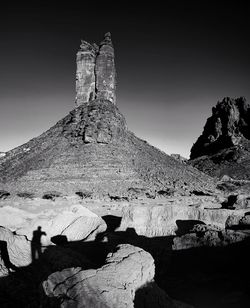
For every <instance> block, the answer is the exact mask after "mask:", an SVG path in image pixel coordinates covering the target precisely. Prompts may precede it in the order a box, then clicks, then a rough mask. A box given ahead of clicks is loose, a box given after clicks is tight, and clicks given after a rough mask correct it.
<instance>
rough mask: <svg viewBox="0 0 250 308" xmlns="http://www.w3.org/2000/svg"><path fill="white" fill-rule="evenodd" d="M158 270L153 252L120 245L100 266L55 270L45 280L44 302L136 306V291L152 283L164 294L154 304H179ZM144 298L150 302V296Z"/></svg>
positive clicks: (83, 305) (153, 286)
mask: <svg viewBox="0 0 250 308" xmlns="http://www.w3.org/2000/svg"><path fill="white" fill-rule="evenodd" d="M154 274H155V266H154V260H153V258H152V256H151V255H150V254H149V253H147V252H145V251H144V250H143V249H141V248H138V247H134V246H131V245H129V244H123V245H119V246H118V247H117V250H116V251H115V252H114V253H110V254H109V255H108V257H107V259H106V264H105V265H104V266H102V267H101V268H99V269H97V270H92V269H91V270H83V269H82V268H79V267H78V268H68V269H64V270H63V271H61V272H56V273H53V274H51V275H50V276H49V277H48V279H47V280H46V281H44V282H43V284H42V285H43V290H44V293H45V296H44V304H46V305H47V304H48V303H49V302H50V301H51V299H52V300H53V298H54V299H55V298H56V299H59V300H60V299H61V305H60V307H93V308H95V307H96V308H97V307H108V308H115V307H121V308H123V307H124V308H125V307H126V308H132V307H134V298H135V294H136V291H137V290H138V289H140V288H142V287H146V286H147V284H152V285H151V286H150V288H149V290H150V289H151V290H150V292H151V294H154V295H155V297H156V298H157V297H158V298H161V301H158V302H157V301H154V303H155V304H156V305H155V306H154V307H156V308H159V307H162V308H163V307H173V308H174V307H177V306H175V304H174V302H173V301H172V300H171V299H170V298H169V297H168V296H167V295H166V294H165V292H164V291H162V290H161V289H159V288H158V287H157V286H156V285H155V284H154V283H153V278H154ZM162 293H164V295H163V294H162ZM157 294H158V296H157ZM150 298H151V297H150ZM144 301H145V303H146V302H147V298H146V297H144ZM151 301H152V299H151ZM145 303H144V304H143V303H142V302H141V305H140V307H149V305H145Z"/></svg>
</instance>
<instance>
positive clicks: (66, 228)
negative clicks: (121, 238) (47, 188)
mask: <svg viewBox="0 0 250 308" xmlns="http://www.w3.org/2000/svg"><path fill="white" fill-rule="evenodd" d="M33 203H34V204H35V201H34V202H33ZM33 203H31V204H33ZM0 225H2V226H5V227H7V228H9V229H11V230H12V231H15V232H16V233H17V234H21V235H25V236H26V237H27V238H28V240H29V241H31V240H32V238H33V235H34V233H33V232H34V231H36V230H37V228H38V227H39V226H40V227H41V231H43V232H45V233H46V235H43V236H42V237H41V243H42V244H43V245H49V244H51V241H50V239H51V237H53V236H56V235H64V236H66V237H67V240H68V241H76V240H85V241H90V240H94V239H95V237H96V235H97V234H98V233H101V232H104V231H105V230H106V228H107V226H106V223H105V222H104V220H103V219H102V218H100V217H99V216H97V215H96V214H94V213H93V212H91V211H90V210H88V209H87V208H85V207H83V206H82V205H80V204H75V205H72V206H64V205H62V206H60V204H57V206H56V205H55V206H54V207H53V202H47V203H44V207H43V208H42V209H41V208H39V207H36V208H35V209H34V208H32V207H31V206H30V208H29V211H26V210H21V209H17V208H14V207H11V206H6V207H2V208H0Z"/></svg>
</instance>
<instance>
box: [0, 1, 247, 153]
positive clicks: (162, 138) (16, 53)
mask: <svg viewBox="0 0 250 308" xmlns="http://www.w3.org/2000/svg"><path fill="white" fill-rule="evenodd" d="M51 2H52V1H50V3H49V2H46V1H43V2H40V1H33V3H32V4H30V5H29V4H28V3H29V2H27V1H26V2H25V3H24V2H23V3H21V2H20V1H19V4H15V3H14V2H10V4H9V5H8V4H5V6H4V5H2V4H1V8H0V151H7V150H10V149H11V148H14V147H16V146H18V145H21V144H22V143H24V142H26V141H28V140H29V139H31V138H33V137H35V136H37V135H39V134H41V133H42V132H43V131H45V130H47V129H48V128H49V127H50V126H52V125H53V124H55V122H57V121H58V120H59V119H60V118H62V117H64V116H65V115H66V114H67V113H68V112H69V111H70V110H71V109H73V108H74V99H75V68H76V65H75V56H76V52H77V50H78V46H79V44H80V39H81V38H83V39H85V40H87V41H90V42H97V43H99V42H100V41H101V40H102V37H103V34H104V33H105V32H107V31H110V32H111V33H112V39H113V43H114V46H115V53H116V68H117V72H118V90H117V96H118V98H117V104H118V107H119V109H120V110H121V112H122V113H123V114H124V115H125V117H126V119H127V123H128V126H129V129H130V130H132V131H133V132H134V133H135V134H137V135H138V136H139V137H142V138H143V139H146V140H147V141H149V142H150V143H151V144H152V145H155V146H157V147H158V148H160V149H162V150H163V151H165V152H166V153H180V154H182V155H184V156H186V157H188V156H189V151H190V148H191V146H192V144H193V143H194V142H195V140H196V139H197V137H198V136H199V135H200V133H201V131H202V129H203V126H204V124H205V120H206V118H207V117H208V116H209V115H210V114H211V108H212V106H213V105H215V104H216V102H217V101H218V100H221V99H222V98H223V97H225V96H232V97H238V96H245V97H246V98H247V100H249V99H250V87H249V81H250V61H249V54H250V40H249V38H250V17H249V14H250V10H249V7H248V4H247V3H245V2H247V1H238V2H236V1H235V2H234V4H231V3H230V2H229V1H227V2H226V1H225V2H224V1H217V2H219V3H216V2H212V1H166V2H165V5H164V6H163V4H159V3H160V2H159V3H158V4H157V2H154V3H151V5H149V4H148V5H147V4H146V2H145V4H144V5H143V6H139V5H138V6H137V5H136V2H135V1H133V2H131V3H130V2H128V1H126V2H119V1H116V3H117V4H113V5H111V3H109V4H108V3H107V2H105V4H106V5H102V6H100V4H99V3H98V1H95V2H94V1H93V2H92V3H93V4H90V3H88V2H86V1H84V2H83V1H82V4H76V3H75V2H73V1H71V2H72V3H70V4H62V3H60V2H55V1H54V2H52V4H51Z"/></svg>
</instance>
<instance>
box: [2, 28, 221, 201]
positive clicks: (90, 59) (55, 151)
mask: <svg viewBox="0 0 250 308" xmlns="http://www.w3.org/2000/svg"><path fill="white" fill-rule="evenodd" d="M115 78H116V74H115V66H114V50H113V46H112V42H111V38H110V34H106V35H105V39H104V41H103V42H102V43H101V45H100V47H99V49H98V48H97V47H96V46H95V45H91V44H89V43H87V42H82V45H81V50H80V51H79V52H78V54H77V80H76V90H77V101H76V103H77V105H78V107H77V108H75V109H74V110H72V111H71V112H70V113H69V114H68V115H67V116H66V117H64V118H63V119H62V120H60V121H59V122H58V123H56V124H55V125H54V126H53V127H51V128H50V129H49V130H48V131H46V132H45V133H43V134H41V135H40V136H39V137H37V138H34V139H32V140H30V141H29V142H27V143H26V144H24V145H21V146H19V147H17V148H15V149H13V150H11V151H9V152H7V153H6V155H5V157H3V158H1V161H0V190H5V191H7V192H11V193H12V194H13V193H14V194H16V193H20V192H21V193H22V192H32V193H37V194H39V195H40V196H41V195H43V193H44V192H46V191H51V190H54V191H57V192H59V193H63V194H72V193H75V192H79V191H82V190H85V191H89V192H91V193H92V194H93V195H94V196H96V197H98V198H100V197H114V198H117V197H119V198H127V197H128V196H129V195H131V191H132V190H133V191H134V194H136V192H139V193H140V194H141V193H143V194H144V195H145V196H148V197H149V198H154V197H155V195H156V194H157V193H158V192H160V193H161V194H166V195H168V194H172V193H174V192H175V191H177V192H178V193H180V194H184V195H185V194H189V193H190V192H192V191H194V190H195V191H208V190H209V191H211V190H213V189H214V187H215V186H214V182H213V180H212V179H211V178H210V177H208V176H206V175H204V174H203V173H201V172H199V171H198V170H197V169H195V168H193V167H191V166H189V165H185V164H183V163H181V162H179V161H177V160H176V159H174V158H172V157H170V156H168V155H167V154H165V153H163V152H161V151H160V150H158V149H156V148H154V147H153V146H151V145H149V144H148V143H147V142H145V141H143V140H141V139H139V138H137V137H136V136H135V135H134V134H133V133H131V132H130V131H129V130H128V129H127V125H126V121H125V118H124V116H123V115H122V114H121V113H120V111H119V109H118V108H117V106H116V104H115V83H116V80H115Z"/></svg>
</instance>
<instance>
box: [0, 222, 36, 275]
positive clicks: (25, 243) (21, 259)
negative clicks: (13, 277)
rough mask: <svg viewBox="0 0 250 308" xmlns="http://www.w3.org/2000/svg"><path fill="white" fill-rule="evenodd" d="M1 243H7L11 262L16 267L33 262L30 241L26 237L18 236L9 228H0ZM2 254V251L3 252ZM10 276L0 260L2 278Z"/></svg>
mask: <svg viewBox="0 0 250 308" xmlns="http://www.w3.org/2000/svg"><path fill="white" fill-rule="evenodd" d="M0 241H1V242H5V243H6V246H7V247H6V248H7V251H8V255H9V260H10V262H11V263H12V264H13V265H14V266H18V267H19V266H26V265H28V264H30V262H31V249H30V241H29V240H28V239H27V237H26V236H24V235H17V234H15V233H13V232H12V231H11V230H9V229H8V228H4V227H0ZM1 254H2V251H1ZM7 274H8V269H7V268H6V264H5V263H4V261H3V256H2V257H1V258H0V277H1V276H5V275H7Z"/></svg>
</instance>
